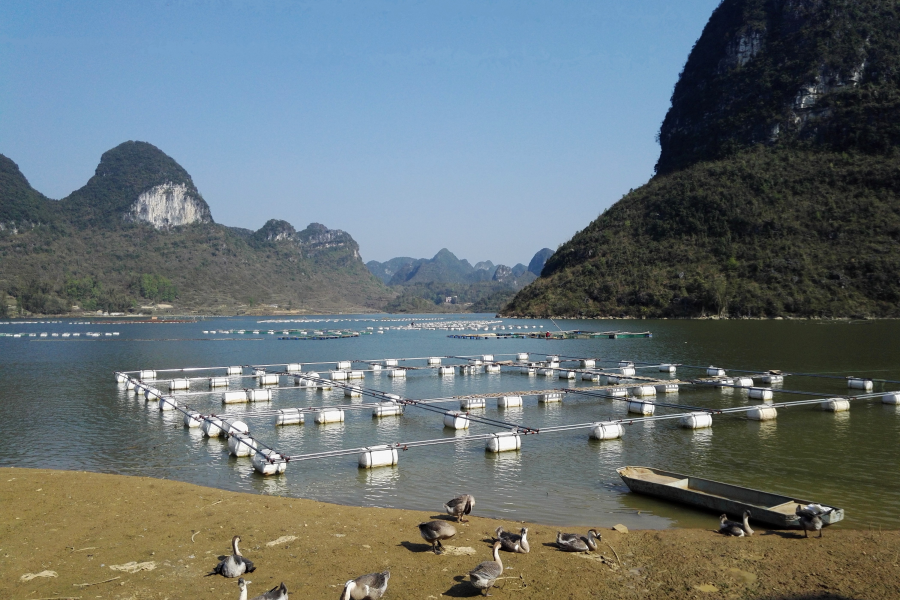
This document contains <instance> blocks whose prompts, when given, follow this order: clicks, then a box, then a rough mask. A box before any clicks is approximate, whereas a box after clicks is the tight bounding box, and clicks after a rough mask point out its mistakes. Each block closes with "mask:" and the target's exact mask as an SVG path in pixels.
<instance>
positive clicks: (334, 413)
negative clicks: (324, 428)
mask: <svg viewBox="0 0 900 600" xmlns="http://www.w3.org/2000/svg"><path fill="white" fill-rule="evenodd" d="M343 422H344V411H343V410H341V409H339V408H323V409H320V410H318V411H316V423H318V424H320V425H322V424H324V423H343Z"/></svg>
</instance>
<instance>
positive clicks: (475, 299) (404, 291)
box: [366, 248, 553, 312]
mask: <svg viewBox="0 0 900 600" xmlns="http://www.w3.org/2000/svg"><path fill="white" fill-rule="evenodd" d="M552 254H553V251H552V250H550V249H549V248H544V249H543V250H540V251H539V252H538V253H537V254H535V255H534V257H533V258H532V259H531V261H530V262H529V264H528V266H527V267H526V266H525V265H524V264H522V263H519V264H517V265H515V266H514V267H508V266H506V265H495V264H494V263H493V262H492V261H490V260H486V261H481V262H478V263H476V264H475V266H474V267H473V266H472V264H471V263H470V262H469V261H468V260H465V259H459V258H457V257H456V255H454V254H453V253H452V252H450V251H449V250H447V249H446V248H443V249H441V251H440V252H438V253H437V254H435V255H434V257H432V258H411V257H408V256H400V257H397V258H392V259H390V260H388V261H385V262H378V261H375V260H372V261H369V262H367V263H366V267H367V268H368V269H369V271H370V272H371V273H372V274H373V275H375V276H376V277H378V278H379V279H381V281H383V282H384V283H385V284H387V285H388V286H390V287H392V288H394V289H399V290H400V296H399V297H398V298H397V299H395V300H394V301H393V302H392V303H391V304H390V305H389V308H390V309H392V310H395V311H409V312H417V311H423V310H426V309H428V310H434V305H442V304H443V305H446V304H448V302H447V300H448V299H450V303H452V304H453V305H456V306H470V305H471V306H472V307H474V308H473V310H478V311H479V312H481V311H495V310H499V308H500V307H501V306H502V305H503V304H504V303H505V302H506V301H507V300H509V299H510V298H512V296H513V294H514V293H515V292H517V291H519V290H521V289H522V288H524V287H525V286H527V285H528V284H529V283H531V282H532V281H534V280H535V279H536V278H537V277H538V276H539V275H540V273H541V270H542V269H543V268H544V263H546V262H547V259H548V258H549V257H550V256H551V255H552Z"/></svg>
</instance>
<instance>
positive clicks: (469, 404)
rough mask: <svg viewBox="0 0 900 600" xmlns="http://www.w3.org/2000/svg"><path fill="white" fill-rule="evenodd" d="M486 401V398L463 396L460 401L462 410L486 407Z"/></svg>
mask: <svg viewBox="0 0 900 600" xmlns="http://www.w3.org/2000/svg"><path fill="white" fill-rule="evenodd" d="M485 405H486V402H485V400H484V398H463V399H462V400H460V401H459V409H460V410H473V409H476V408H484V407H485Z"/></svg>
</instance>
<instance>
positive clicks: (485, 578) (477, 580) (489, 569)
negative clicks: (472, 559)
mask: <svg viewBox="0 0 900 600" xmlns="http://www.w3.org/2000/svg"><path fill="white" fill-rule="evenodd" d="M500 545H501V543H500V542H499V541H497V542H494V560H486V561H484V562H483V563H480V564H479V565H478V566H477V567H475V568H474V569H472V570H471V571H469V580H471V582H472V585H474V586H475V587H476V588H478V589H479V590H481V594H482V595H483V596H487V595H488V590H489V589H491V586H492V585H494V582H495V581H497V578H498V577H500V576H501V575H503V562H502V561H501V560H500Z"/></svg>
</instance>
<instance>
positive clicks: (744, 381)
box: [734, 377, 753, 388]
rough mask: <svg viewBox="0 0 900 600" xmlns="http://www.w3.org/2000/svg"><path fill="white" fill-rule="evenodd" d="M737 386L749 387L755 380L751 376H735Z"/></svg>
mask: <svg viewBox="0 0 900 600" xmlns="http://www.w3.org/2000/svg"><path fill="white" fill-rule="evenodd" d="M734 385H735V387H742V388H748V387H753V380H752V379H750V378H749V377H735V378H734Z"/></svg>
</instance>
